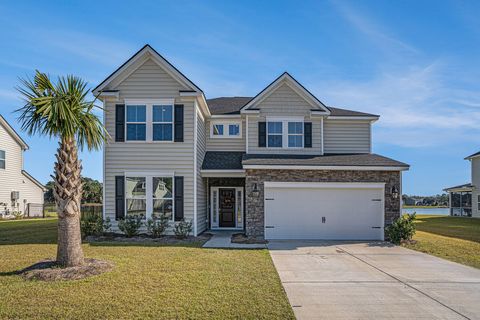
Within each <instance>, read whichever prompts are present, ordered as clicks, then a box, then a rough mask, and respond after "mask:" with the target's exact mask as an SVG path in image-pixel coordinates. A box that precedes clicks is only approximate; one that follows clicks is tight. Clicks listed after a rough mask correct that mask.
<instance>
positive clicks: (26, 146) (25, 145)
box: [0, 114, 30, 150]
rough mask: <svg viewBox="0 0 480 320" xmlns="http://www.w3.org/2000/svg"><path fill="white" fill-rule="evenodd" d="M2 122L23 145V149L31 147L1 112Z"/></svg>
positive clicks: (0, 118) (0, 121)
mask: <svg viewBox="0 0 480 320" xmlns="http://www.w3.org/2000/svg"><path fill="white" fill-rule="evenodd" d="M0 124H1V125H2V126H3V127H4V128H5V130H7V132H8V133H9V134H10V135H11V136H12V137H13V139H15V141H17V143H18V144H19V145H20V146H21V147H22V149H23V150H28V149H29V148H30V147H29V146H28V144H27V143H26V142H25V141H24V140H23V139H22V137H20V135H19V134H18V133H17V131H15V129H13V127H12V126H11V125H10V124H9V123H8V122H7V120H5V118H4V117H3V116H2V115H1V114H0Z"/></svg>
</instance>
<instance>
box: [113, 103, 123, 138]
mask: <svg viewBox="0 0 480 320" xmlns="http://www.w3.org/2000/svg"><path fill="white" fill-rule="evenodd" d="M115 141H117V142H123V141H125V105H124V104H117V105H115Z"/></svg>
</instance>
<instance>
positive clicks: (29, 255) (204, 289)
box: [0, 219, 294, 319]
mask: <svg viewBox="0 0 480 320" xmlns="http://www.w3.org/2000/svg"><path fill="white" fill-rule="evenodd" d="M55 242H56V220H55V219H48V220H23V221H0V319H66V318H69V319H94V318H100V319H293V318H294V316H293V312H292V310H291V308H290V305H289V303H288V300H287V298H286V295H285V293H284V291H283V288H282V285H281V283H280V280H279V278H278V275H277V273H276V271H275V268H274V266H273V264H272V261H271V259H270V256H269V254H268V251H267V250H218V249H202V248H199V247H198V245H192V246H190V247H186V246H182V247H179V246H177V247H174V246H152V245H150V246H142V245H125V244H108V243H102V244H95V245H93V244H91V245H88V244H85V245H84V251H85V255H86V256H87V257H95V258H99V259H104V260H108V261H111V262H113V263H114V264H115V269H114V270H113V271H112V272H109V273H105V274H103V275H100V276H95V277H91V278H88V279H84V280H78V281H70V282H54V283H45V282H38V281H25V280H23V279H22V278H20V277H19V276H17V275H14V274H12V273H13V272H14V271H16V270H19V269H21V268H24V267H27V266H29V265H31V264H33V263H35V262H37V261H39V260H42V259H44V258H48V257H54V256H55V251H56V245H55Z"/></svg>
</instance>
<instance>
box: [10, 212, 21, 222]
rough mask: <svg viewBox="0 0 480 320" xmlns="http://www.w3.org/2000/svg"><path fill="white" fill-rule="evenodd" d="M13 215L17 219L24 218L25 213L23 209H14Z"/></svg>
mask: <svg viewBox="0 0 480 320" xmlns="http://www.w3.org/2000/svg"><path fill="white" fill-rule="evenodd" d="M12 216H13V217H14V218H15V220H19V219H23V213H22V212H21V211H12Z"/></svg>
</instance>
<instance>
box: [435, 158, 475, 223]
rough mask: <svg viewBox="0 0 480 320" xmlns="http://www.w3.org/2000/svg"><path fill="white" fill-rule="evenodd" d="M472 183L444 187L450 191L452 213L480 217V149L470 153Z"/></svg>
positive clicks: (453, 214)
mask: <svg viewBox="0 0 480 320" xmlns="http://www.w3.org/2000/svg"><path fill="white" fill-rule="evenodd" d="M465 160H468V161H470V167H471V168H470V174H471V181H472V182H470V183H465V184H462V185H459V186H454V187H450V188H446V189H444V191H447V192H448V198H449V207H450V215H452V216H467V217H474V218H480V151H479V152H476V153H474V154H472V155H469V156H468V157H466V158H465Z"/></svg>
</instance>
